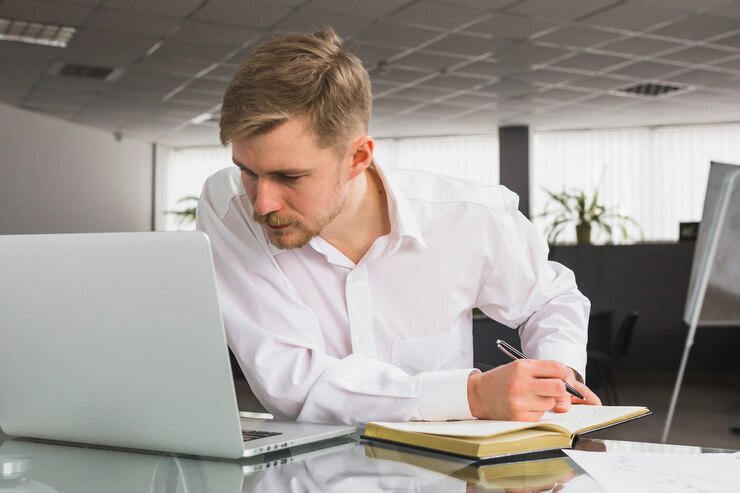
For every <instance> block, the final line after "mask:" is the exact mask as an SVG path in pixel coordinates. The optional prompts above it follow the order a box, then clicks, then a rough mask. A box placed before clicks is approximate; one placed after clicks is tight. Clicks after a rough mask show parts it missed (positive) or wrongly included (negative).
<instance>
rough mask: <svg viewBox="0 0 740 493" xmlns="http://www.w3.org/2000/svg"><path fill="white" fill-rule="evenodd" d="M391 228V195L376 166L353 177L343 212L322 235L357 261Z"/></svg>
mask: <svg viewBox="0 0 740 493" xmlns="http://www.w3.org/2000/svg"><path fill="white" fill-rule="evenodd" d="M390 231H391V225H390V219H389V217H388V197H387V195H386V191H385V187H384V186H383V182H382V180H381V179H380V176H379V175H378V172H377V170H376V169H375V166H370V167H369V168H367V170H366V171H364V172H363V173H362V174H361V175H359V176H357V177H355V178H354V179H353V180H352V183H351V186H350V189H349V191H348V193H347V199H346V202H345V204H344V208H343V209H342V212H341V213H340V214H339V216H337V217H336V218H335V219H334V221H332V222H331V224H329V225H328V226H327V227H326V228H324V230H323V231H322V232H321V237H322V238H323V239H324V240H326V241H327V242H329V243H330V244H331V245H332V246H333V247H334V248H336V249H337V250H339V251H340V252H342V253H343V254H344V255H345V256H346V257H347V258H348V259H350V260H351V261H352V262H354V263H355V264H357V263H358V262H359V261H360V260H361V259H362V257H363V256H364V255H365V254H366V253H367V251H368V250H369V249H370V247H371V246H372V244H373V243H374V242H375V240H376V239H378V238H380V237H381V236H385V235H387V234H388V233H390Z"/></svg>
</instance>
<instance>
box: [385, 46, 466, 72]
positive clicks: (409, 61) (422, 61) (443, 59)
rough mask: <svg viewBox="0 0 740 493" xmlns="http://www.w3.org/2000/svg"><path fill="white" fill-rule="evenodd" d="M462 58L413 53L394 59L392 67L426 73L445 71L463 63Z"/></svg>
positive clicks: (424, 52) (422, 52)
mask: <svg viewBox="0 0 740 493" xmlns="http://www.w3.org/2000/svg"><path fill="white" fill-rule="evenodd" d="M464 61H465V59H464V58H459V57H453V56H447V55H439V54H436V53H428V52H426V51H415V52H413V53H411V54H409V55H406V56H404V57H401V58H398V59H396V60H395V61H394V62H393V64H392V65H402V66H405V67H417V68H421V69H424V71H428V72H436V71H437V70H441V69H447V68H448V67H452V66H454V65H459V64H460V63H461V62H464Z"/></svg>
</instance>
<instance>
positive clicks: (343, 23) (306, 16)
mask: <svg viewBox="0 0 740 493" xmlns="http://www.w3.org/2000/svg"><path fill="white" fill-rule="evenodd" d="M371 22H372V20H371V19H367V18H362V17H347V16H341V15H338V14H327V13H325V12H317V11H314V10H308V9H300V10H296V11H295V12H293V13H292V14H290V15H288V16H286V17H285V18H284V19H283V20H281V21H280V22H278V23H277V24H276V25H275V29H278V30H280V31H282V32H296V31H300V32H312V31H318V30H320V29H324V28H326V27H327V26H331V27H332V28H333V29H334V31H335V32H336V33H337V34H338V35H339V36H342V37H345V38H346V37H348V36H352V35H354V34H357V33H359V32H362V31H364V30H365V29H367V28H368V26H370V24H371Z"/></svg>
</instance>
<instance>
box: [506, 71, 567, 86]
mask: <svg viewBox="0 0 740 493" xmlns="http://www.w3.org/2000/svg"><path fill="white" fill-rule="evenodd" d="M576 77H580V76H578V75H575V74H573V73H570V72H561V71H557V70H548V69H544V68H543V69H538V70H531V71H527V72H523V73H521V74H515V75H512V76H511V78H512V79H516V80H524V81H527V82H531V83H533V84H538V85H554V84H562V83H564V82H567V81H569V80H572V79H574V78H576Z"/></svg>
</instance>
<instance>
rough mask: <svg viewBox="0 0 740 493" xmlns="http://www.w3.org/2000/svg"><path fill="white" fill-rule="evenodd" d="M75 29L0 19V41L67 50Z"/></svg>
mask: <svg viewBox="0 0 740 493" xmlns="http://www.w3.org/2000/svg"><path fill="white" fill-rule="evenodd" d="M75 31H76V29H75V28H74V27H65V26H56V25H54V24H42V23H40V22H27V21H17V20H12V19H2V18H0V40H4V41H17V42H20V43H30V44H35V45H44V46H55V47H58V48H66V47H67V43H69V41H70V40H71V39H72V36H74V34H75Z"/></svg>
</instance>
